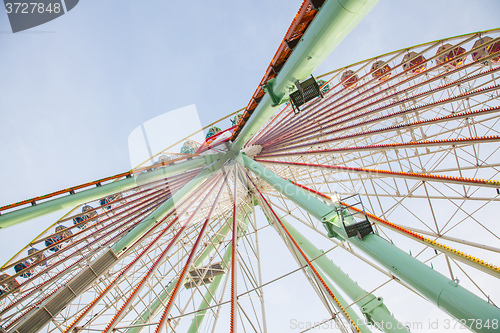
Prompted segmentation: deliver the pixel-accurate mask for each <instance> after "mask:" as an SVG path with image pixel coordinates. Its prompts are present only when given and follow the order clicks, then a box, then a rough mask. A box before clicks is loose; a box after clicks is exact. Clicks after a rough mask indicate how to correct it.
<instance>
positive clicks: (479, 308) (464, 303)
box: [238, 156, 500, 333]
mask: <svg viewBox="0 0 500 333" xmlns="http://www.w3.org/2000/svg"><path fill="white" fill-rule="evenodd" d="M238 160H240V159H238ZM243 162H244V164H245V166H246V167H247V168H248V169H250V170H251V171H252V172H254V173H255V174H257V175H259V176H260V178H262V179H263V180H265V181H266V182H268V183H269V184H271V185H272V186H273V187H274V188H275V189H276V190H277V191H279V192H280V193H282V194H283V195H285V196H286V197H287V198H288V199H290V200H292V201H293V202H295V203H296V204H297V205H299V206H300V207H302V208H303V209H304V210H306V211H307V212H309V214H311V215H312V216H314V217H316V218H317V219H318V220H320V221H322V222H323V223H325V222H326V223H329V225H330V227H331V229H332V231H334V232H335V233H336V235H337V237H339V238H344V239H347V235H346V233H345V230H344V229H343V227H342V223H341V221H340V217H339V216H337V214H336V213H335V207H332V206H329V205H327V204H325V203H323V202H321V201H320V200H318V199H316V198H315V197H313V196H312V195H310V194H309V193H307V192H305V191H304V190H302V189H301V188H299V187H298V186H295V185H293V184H292V183H290V182H288V181H286V180H284V179H283V178H281V177H280V176H278V175H276V174H275V173H274V172H272V171H271V170H269V169H267V168H265V167H263V166H262V165H260V164H259V163H257V162H255V161H253V160H252V159H250V158H248V157H247V156H243ZM330 221H331V223H330ZM349 242H350V243H351V244H352V245H354V246H356V247H357V248H359V249H361V250H362V251H363V252H365V253H366V254H368V255H369V256H370V257H372V259H374V260H375V261H376V262H378V263H379V264H381V265H382V266H384V267H385V268H387V269H388V270H389V271H390V272H391V273H392V274H394V275H395V276H397V277H398V278H399V279H401V280H403V281H404V282H406V283H407V284H408V285H410V286H411V287H412V288H414V289H415V290H416V291H417V292H418V293H419V294H420V295H422V296H423V297H424V298H426V299H427V300H429V301H430V302H432V303H434V304H436V305H437V306H438V307H439V308H441V309H442V310H443V311H445V312H447V313H448V314H450V315H451V316H452V317H454V318H456V319H458V320H464V319H465V320H468V319H474V320H476V321H477V320H482V322H483V323H485V322H487V321H488V322H491V320H493V319H497V318H500V309H499V308H497V307H495V306H493V305H492V304H490V303H488V302H486V301H484V300H482V299H481V298H479V297H478V296H476V295H475V294H473V293H472V292H470V291H468V290H467V289H465V288H463V287H461V286H460V285H459V284H458V281H452V280H450V279H448V278H446V277H445V276H443V275H441V274H440V273H438V272H436V271H435V270H433V269H432V268H430V267H428V266H427V265H425V264H423V263H421V262H420V261H418V260H417V259H415V258H413V257H412V256H410V255H408V254H406V253H405V252H403V251H401V250H400V249H398V248H397V247H396V246H394V245H393V244H391V243H389V242H388V241H386V240H384V239H383V238H381V237H379V236H378V235H376V234H369V235H367V236H365V237H364V238H363V240H359V239H358V238H356V237H352V238H349ZM469 323H470V321H469ZM490 327H491V326H490ZM470 329H471V330H473V331H475V332H488V333H491V332H492V330H490V329H488V328H487V327H484V326H481V327H480V325H472V327H470Z"/></svg>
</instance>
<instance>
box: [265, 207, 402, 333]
mask: <svg viewBox="0 0 500 333" xmlns="http://www.w3.org/2000/svg"><path fill="white" fill-rule="evenodd" d="M262 212H263V213H264V215H266V218H267V220H268V221H269V224H270V225H271V226H272V227H273V228H274V230H276V232H277V233H278V234H279V235H280V236H281V237H282V238H283V236H282V233H280V232H279V228H280V226H279V224H277V223H273V222H271V221H272V219H270V218H269V216H267V214H266V212H265V210H264V209H262ZM278 216H279V215H278ZM279 219H280V220H281V222H282V223H283V224H284V225H285V228H286V229H287V230H288V231H289V232H290V234H291V235H292V237H293V238H294V239H295V241H296V242H297V243H298V244H299V246H300V248H301V249H302V250H303V251H304V252H305V253H306V254H307V256H308V257H309V260H313V259H315V258H317V257H319V258H317V259H315V260H314V266H315V267H316V264H317V266H319V267H320V268H321V270H322V271H319V270H318V273H319V274H320V275H321V278H322V279H323V280H324V281H325V283H326V284H327V285H328V288H330V290H331V291H332V293H333V294H334V295H335V297H337V300H338V301H339V303H340V304H342V306H343V307H344V309H346V311H347V314H348V315H349V316H350V317H351V319H352V320H353V321H354V323H355V324H356V326H357V327H358V328H359V330H360V331H361V333H371V331H370V330H369V329H368V327H367V326H366V325H365V322H364V320H362V319H361V318H360V317H359V316H358V314H357V313H356V312H355V311H354V309H353V308H352V307H347V306H348V305H349V302H348V301H347V300H346V299H345V298H344V296H342V294H341V293H340V292H339V291H338V290H337V288H336V287H335V286H334V285H332V283H331V282H330V280H328V279H327V278H326V277H325V273H326V272H327V274H328V276H330V274H329V273H331V271H329V270H327V271H325V269H324V268H323V266H324V260H326V261H329V260H328V259H327V258H326V257H325V256H321V255H322V254H323V252H320V251H319V250H317V249H316V252H313V251H311V250H312V249H313V248H314V247H310V246H307V245H308V243H306V242H308V241H307V240H306V242H304V241H303V240H304V239H305V238H304V237H303V236H302V235H301V234H300V233H299V232H298V231H297V230H296V229H295V228H294V227H292V226H291V225H290V223H288V222H287V221H286V220H285V219H284V218H283V217H281V216H279ZM309 244H310V243H309ZM320 256H321V257H320ZM298 259H299V260H300V265H301V266H306V265H307V262H306V261H305V259H304V258H301V257H298ZM330 263H331V262H330ZM335 267H336V266H335ZM308 270H309V272H310V274H311V275H312V274H313V272H312V270H311V269H310V268H308ZM339 270H340V269H339ZM342 273H343V272H342ZM330 278H331V276H330ZM332 280H333V281H335V282H337V281H336V280H335V279H332ZM358 288H359V287H358ZM348 295H349V294H348ZM364 295H365V294H363V295H362V296H364ZM349 296H350V295H349ZM362 296H360V297H359V298H361V297H362ZM351 298H352V297H351ZM356 299H357V298H355V299H354V300H356ZM394 332H396V331H394ZM404 332H408V331H404Z"/></svg>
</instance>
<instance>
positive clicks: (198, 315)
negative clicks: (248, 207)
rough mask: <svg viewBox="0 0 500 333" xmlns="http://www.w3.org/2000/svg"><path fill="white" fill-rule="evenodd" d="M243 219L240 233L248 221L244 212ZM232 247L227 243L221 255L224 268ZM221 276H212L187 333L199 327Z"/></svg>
mask: <svg viewBox="0 0 500 333" xmlns="http://www.w3.org/2000/svg"><path fill="white" fill-rule="evenodd" d="M247 213H248V212H247ZM232 220H233V219H232V218H231V219H230V221H231V222H232ZM243 221H244V223H243V224H242V225H241V230H240V233H245V232H246V231H247V227H248V222H249V220H248V217H247V214H245V219H244V220H243ZM232 249H233V245H232V244H229V245H228V246H227V248H226V252H225V253H224V256H223V257H222V265H223V267H224V268H227V266H228V265H226V263H229V262H230V260H231V253H232ZM223 277H224V275H218V276H216V277H215V278H214V281H213V282H212V283H211V284H210V286H209V287H208V291H207V292H206V293H205V297H204V298H203V300H202V301H201V304H200V306H199V307H198V311H197V312H196V314H195V315H194V318H193V321H192V322H191V325H190V326H189V329H188V330H187V332H188V333H196V332H198V329H199V328H200V326H201V324H202V322H203V319H205V315H206V314H207V311H208V308H209V307H210V304H211V303H212V302H213V296H214V295H215V294H216V293H217V290H218V289H219V286H220V284H221V282H222V278H223Z"/></svg>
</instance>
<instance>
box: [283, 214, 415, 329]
mask: <svg viewBox="0 0 500 333" xmlns="http://www.w3.org/2000/svg"><path fill="white" fill-rule="evenodd" d="M280 219H281V222H282V223H283V224H284V225H285V227H286V228H287V230H288V231H289V232H290V234H291V235H292V237H293V238H294V239H295V241H296V242H297V243H298V244H299V245H300V247H301V248H302V250H304V252H305V253H306V254H307V255H308V256H309V259H314V258H317V259H316V260H314V262H315V263H317V264H318V266H319V267H320V268H321V270H322V271H323V272H325V274H326V275H328V277H329V278H330V279H332V281H333V282H335V284H336V285H337V286H339V288H341V289H342V290H343V291H344V292H345V293H346V295H347V296H348V297H349V298H350V299H351V300H352V301H353V302H356V305H357V306H359V308H360V309H361V312H363V314H364V315H365V316H366V318H367V320H368V322H369V323H373V324H374V326H375V327H380V328H381V329H382V331H384V332H388V333H409V331H408V329H406V327H405V326H404V325H403V324H402V323H400V322H399V321H398V320H397V319H396V318H394V316H393V315H392V314H391V313H390V312H389V310H388V309H387V307H386V306H385V305H384V303H383V300H382V298H379V297H377V296H375V295H373V294H370V293H368V292H367V291H366V290H364V289H363V288H361V287H360V286H359V285H358V284H357V283H356V282H354V281H353V280H352V279H351V278H350V277H349V276H348V275H347V274H345V273H344V272H343V271H342V270H341V269H340V268H339V267H338V266H336V265H335V264H334V263H333V262H332V261H331V260H330V259H328V258H327V257H326V256H324V255H323V253H324V252H323V251H322V250H319V249H318V248H316V247H315V246H314V244H312V243H311V242H310V241H309V240H308V239H307V238H306V237H304V236H303V235H302V234H301V233H300V232H299V231H297V229H295V228H294V227H293V226H292V225H291V224H290V223H288V222H287V221H286V220H285V219H283V218H281V217H280ZM337 297H338V296H337ZM350 309H351V308H348V309H347V310H350ZM349 315H350V313H349ZM353 319H354V318H353ZM358 327H359V325H358Z"/></svg>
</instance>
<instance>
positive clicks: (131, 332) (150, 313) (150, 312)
mask: <svg viewBox="0 0 500 333" xmlns="http://www.w3.org/2000/svg"><path fill="white" fill-rule="evenodd" d="M247 213H248V211H247ZM240 216H243V214H241V215H240ZM232 221H233V219H232V218H230V219H229V220H228V221H227V222H226V224H225V225H224V226H223V227H222V228H221V229H220V231H219V232H218V233H217V234H216V235H215V237H213V239H212V242H211V244H209V245H208V246H207V247H206V248H205V249H204V250H203V252H202V253H201V255H200V256H199V257H198V258H197V259H196V262H195V264H194V266H200V265H202V264H203V262H204V261H205V260H206V259H207V258H208V257H209V256H210V255H211V254H212V253H213V252H214V251H215V248H216V246H217V245H218V244H220V243H222V242H223V241H224V239H225V238H226V236H227V234H228V233H229V230H230V227H231V225H232ZM230 246H231V245H229V249H228V250H229V256H231V248H230ZM228 250H226V252H225V255H224V257H225V256H226V254H227V251H228ZM229 259H231V258H229ZM224 261H225V259H224ZM220 279H222V275H218V276H216V277H215V278H214V282H212V285H211V286H210V288H212V286H213V285H214V284H216V283H217V287H218V284H219V283H220V282H218V280H220ZM176 283H177V278H176V279H174V280H172V281H171V282H170V284H169V285H168V287H167V289H166V290H164V291H162V292H161V293H160V295H158V298H156V299H155V300H154V301H153V304H151V306H150V307H149V308H148V309H146V310H144V312H143V313H142V314H141V316H140V319H138V320H136V321H135V322H134V323H133V324H132V325H131V326H135V325H137V326H136V327H132V328H129V329H128V330H127V331H126V332H127V333H139V332H141V331H142V330H143V329H144V328H145V327H144V326H139V325H141V324H143V323H146V322H148V321H149V318H151V317H154V316H156V315H157V314H158V312H159V311H160V310H161V306H163V305H164V303H165V302H166V301H167V300H168V296H169V295H170V293H171V292H172V289H173V288H174V286H175V284H176ZM217 287H215V291H216V290H217ZM209 290H211V289H209ZM205 311H206V310H205ZM200 323H201V321H200ZM195 332H196V331H195Z"/></svg>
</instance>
